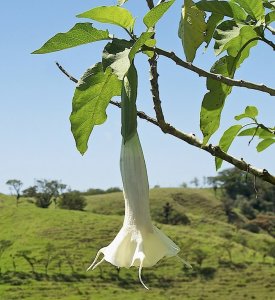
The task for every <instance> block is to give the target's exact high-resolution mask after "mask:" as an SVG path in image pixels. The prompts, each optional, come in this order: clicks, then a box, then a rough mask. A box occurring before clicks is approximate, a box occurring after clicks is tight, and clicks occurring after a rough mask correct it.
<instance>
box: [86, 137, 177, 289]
mask: <svg viewBox="0 0 275 300" xmlns="http://www.w3.org/2000/svg"><path fill="white" fill-rule="evenodd" d="M120 170H121V176H122V182H123V194H124V199H125V217H124V222H123V226H122V228H121V229H120V231H119V233H118V234H117V236H116V237H115V239H114V240H113V241H112V242H111V243H110V244H109V245H108V246H107V247H104V248H102V249H100V250H99V251H98V253H97V255H96V258H95V260H94V262H93V263H92V265H91V266H90V267H89V268H88V270H89V269H91V268H92V269H94V268H96V267H97V266H98V265H99V264H100V263H102V262H103V261H104V260H106V261H108V262H109V263H111V264H113V265H115V266H117V267H126V268H129V267H132V266H136V267H139V279H140V282H141V283H142V284H143V286H144V287H145V288H147V287H146V285H145V284H144V283H143V281H142V278H141V270H142V268H143V267H151V266H153V265H155V264H156V263H157V262H158V261H159V260H160V259H162V258H163V257H170V256H174V255H177V253H178V252H179V250H180V249H179V247H178V246H177V245H176V244H175V243H174V242H173V241H172V240H170V239H169V238H168V237H167V236H166V235H165V234H164V233H163V232H161V231H160V230H159V229H158V228H156V227H155V226H154V225H153V224H152V221H151V216H150V210H149V183H148V177H147V171H146V165H145V161H144V157H143V152H142V148H141V145H140V141H139V137H138V134H137V133H135V134H134V136H133V137H132V138H130V139H129V140H128V141H126V142H125V143H122V146H121V156H120ZM101 253H102V254H103V255H104V257H103V258H102V259H101V261H99V262H98V263H97V260H98V257H99V255H100V254H101Z"/></svg>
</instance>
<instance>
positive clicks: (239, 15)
mask: <svg viewBox="0 0 275 300" xmlns="http://www.w3.org/2000/svg"><path fill="white" fill-rule="evenodd" d="M196 6H197V7H198V8H199V9H201V10H204V11H209V12H212V13H216V14H220V15H222V16H227V17H231V18H233V19H237V20H241V21H244V20H245V19H246V17H247V14H246V13H245V11H244V10H243V9H242V8H241V7H240V6H239V5H237V4H235V3H234V2H227V1H219V0H212V1H206V0H202V1H199V2H198V3H196Z"/></svg>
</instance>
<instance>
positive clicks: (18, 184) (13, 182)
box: [6, 179, 23, 206]
mask: <svg viewBox="0 0 275 300" xmlns="http://www.w3.org/2000/svg"><path fill="white" fill-rule="evenodd" d="M6 184H7V185H9V186H10V189H11V190H13V191H15V195H16V206H18V202H19V199H20V197H21V188H22V186H23V182H22V181H21V180H18V179H9V180H8V181H7V182H6Z"/></svg>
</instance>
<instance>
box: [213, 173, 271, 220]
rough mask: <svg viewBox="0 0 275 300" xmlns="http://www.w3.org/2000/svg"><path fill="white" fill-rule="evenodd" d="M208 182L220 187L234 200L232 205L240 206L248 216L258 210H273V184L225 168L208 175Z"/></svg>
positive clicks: (253, 215) (250, 216) (252, 215)
mask: <svg viewBox="0 0 275 300" xmlns="http://www.w3.org/2000/svg"><path fill="white" fill-rule="evenodd" d="M208 183H209V184H210V185H212V186H213V187H215V186H216V187H217V188H220V189H221V190H222V191H223V194H224V195H225V196H226V197H229V198H231V199H232V200H234V207H238V208H241V209H242V211H243V213H244V214H245V215H246V216H247V217H249V218H255V217H256V215H257V213H258V212H273V213H274V212H275V186H274V185H271V184H270V183H267V182H264V181H262V180H257V181H256V180H255V178H254V177H253V176H252V175H250V174H247V173H245V172H242V171H240V170H238V169H237V168H231V169H226V170H223V171H221V172H219V173H218V175H217V176H215V177H208Z"/></svg>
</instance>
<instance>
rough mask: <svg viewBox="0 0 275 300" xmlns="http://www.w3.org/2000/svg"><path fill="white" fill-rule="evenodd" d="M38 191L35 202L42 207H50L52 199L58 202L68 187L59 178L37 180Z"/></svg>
mask: <svg viewBox="0 0 275 300" xmlns="http://www.w3.org/2000/svg"><path fill="white" fill-rule="evenodd" d="M35 186H36V188H37V192H36V195H35V198H36V202H35V204H36V205H37V206H38V207H41V208H48V207H49V206H50V205H51V203H52V201H54V202H56V201H57V198H58V197H60V195H61V193H62V192H63V190H64V189H65V188H66V185H65V184H62V183H60V182H58V181H57V180H46V179H43V180H36V185H35Z"/></svg>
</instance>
